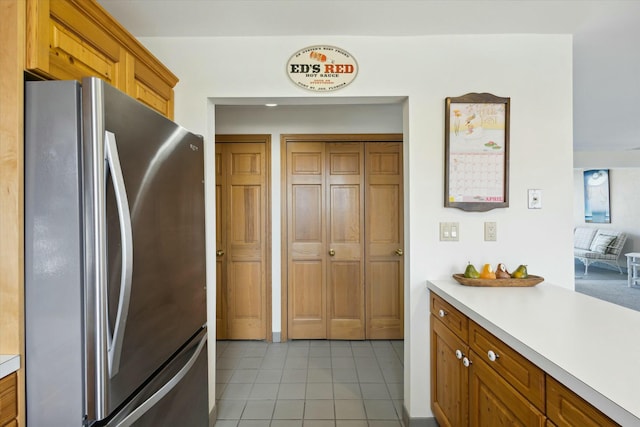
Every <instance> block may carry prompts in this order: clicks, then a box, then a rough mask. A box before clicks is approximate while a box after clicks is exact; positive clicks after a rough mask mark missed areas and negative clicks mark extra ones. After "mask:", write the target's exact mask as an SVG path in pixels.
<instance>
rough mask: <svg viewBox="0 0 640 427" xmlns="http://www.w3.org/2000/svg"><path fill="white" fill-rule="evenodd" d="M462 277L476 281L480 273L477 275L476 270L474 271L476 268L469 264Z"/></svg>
mask: <svg viewBox="0 0 640 427" xmlns="http://www.w3.org/2000/svg"><path fill="white" fill-rule="evenodd" d="M464 277H466V278H468V279H477V278H479V277H480V273H478V270H476V268H475V267H474V266H473V265H472V264H471V263H469V265H467V268H466V269H465V270H464Z"/></svg>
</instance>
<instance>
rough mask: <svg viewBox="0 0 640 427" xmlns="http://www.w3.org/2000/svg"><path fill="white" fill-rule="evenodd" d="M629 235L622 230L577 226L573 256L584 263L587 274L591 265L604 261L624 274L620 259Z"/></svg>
mask: <svg viewBox="0 0 640 427" xmlns="http://www.w3.org/2000/svg"><path fill="white" fill-rule="evenodd" d="M626 240H627V235H626V234H625V233H623V232H621V231H615V230H609V229H602V228H600V229H599V228H592V227H576V229H575V230H574V231H573V256H574V257H575V258H576V259H577V260H579V261H580V262H582V263H583V264H584V274H585V276H586V275H587V274H588V273H589V265H591V264H593V263H594V262H602V263H605V264H609V265H612V266H614V267H616V268H617V269H618V271H620V274H622V268H620V264H619V263H618V260H619V258H620V255H621V254H622V248H623V246H624V243H625V242H626Z"/></svg>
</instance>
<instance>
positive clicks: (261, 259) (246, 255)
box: [216, 135, 270, 339]
mask: <svg viewBox="0 0 640 427" xmlns="http://www.w3.org/2000/svg"><path fill="white" fill-rule="evenodd" d="M268 139H269V136H265V135H262V136H261V135H257V136H252V135H244V136H237V135H236V136H234V135H217V136H216V203H217V204H216V206H217V207H216V231H217V238H216V240H217V242H216V244H217V248H216V258H217V261H218V262H217V271H216V278H217V289H216V295H217V307H216V308H217V313H218V314H217V324H216V331H217V334H218V335H217V337H218V338H219V339H268V338H269V336H268V326H269V325H270V304H269V301H270V288H269V286H268V285H267V281H268V271H269V256H268V247H269V240H270V239H269V235H270V234H269V220H268V215H269V214H268V212H269V207H268V206H269V197H268V191H269V186H268V171H269V162H268V153H269V144H268ZM254 141H258V142H254Z"/></svg>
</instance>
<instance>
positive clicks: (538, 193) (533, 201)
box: [529, 189, 542, 209]
mask: <svg viewBox="0 0 640 427" xmlns="http://www.w3.org/2000/svg"><path fill="white" fill-rule="evenodd" d="M529 209H542V190H536V189H530V190H529Z"/></svg>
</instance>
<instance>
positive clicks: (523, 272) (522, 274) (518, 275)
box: [511, 264, 529, 279]
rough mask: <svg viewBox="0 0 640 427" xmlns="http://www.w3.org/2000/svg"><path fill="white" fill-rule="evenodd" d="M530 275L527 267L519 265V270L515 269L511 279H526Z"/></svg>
mask: <svg viewBox="0 0 640 427" xmlns="http://www.w3.org/2000/svg"><path fill="white" fill-rule="evenodd" d="M528 275H529V274H528V273H527V266H526V265H523V264H521V265H519V266H518V268H516V269H515V271H514V272H513V273H511V277H513V278H514V279H526V278H527V276H528Z"/></svg>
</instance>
